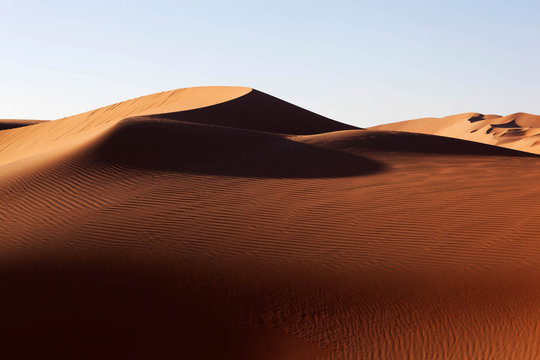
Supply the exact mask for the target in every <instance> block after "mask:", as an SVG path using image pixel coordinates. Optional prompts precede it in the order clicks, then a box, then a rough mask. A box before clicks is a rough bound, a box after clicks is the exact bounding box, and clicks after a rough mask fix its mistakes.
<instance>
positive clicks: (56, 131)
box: [0, 87, 540, 359]
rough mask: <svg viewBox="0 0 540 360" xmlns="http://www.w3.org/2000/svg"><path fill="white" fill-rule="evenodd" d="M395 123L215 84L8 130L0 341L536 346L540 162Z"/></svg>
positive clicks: (42, 351) (1, 193)
mask: <svg viewBox="0 0 540 360" xmlns="http://www.w3.org/2000/svg"><path fill="white" fill-rule="evenodd" d="M461 120H465V121H466V122H467V124H465V125H467V126H473V125H474V124H477V125H474V126H480V125H482V127H480V128H479V129H487V127H488V125H487V124H488V123H487V122H489V126H493V125H494V126H493V127H494V129H495V130H492V131H500V129H507V130H508V129H516V128H515V127H513V128H512V127H509V126H510V125H512V126H514V125H513V123H512V121H514V122H515V124H516V125H517V126H519V127H520V128H522V127H524V126H525V124H526V125H527V127H528V128H532V127H531V126H530V125H531V124H534V121H535V119H534V117H527V116H524V115H520V116H517V118H512V117H508V118H507V119H502V118H500V117H488V116H483V115H480V114H468V115H460V116H458V117H457V118H455V119H446V120H444V121H443V122H448V124H450V125H451V124H455V126H456V127H459V126H462V125H463V124H462V123H461ZM422 121H424V120H422ZM424 122H425V126H426V127H429V126H435V125H433V124H432V121H428V120H425V121H424ZM450 125H448V126H450ZM497 125H503V126H508V127H507V128H502V127H497ZM407 126H409V125H407ZM411 126H412V125H411ZM414 126H415V127H416V125H414ZM437 126H439V125H437ZM452 126H454V125H452ZM467 126H464V128H467ZM435 127H436V126H435ZM467 129H469V128H467ZM390 130H391V131H382V130H362V129H355V128H353V127H351V126H348V125H345V124H341V123H338V122H335V121H332V120H330V119H327V118H324V117H322V116H319V115H316V114H313V113H311V112H308V111H306V110H303V109H300V108H298V107H296V106H294V105H292V104H289V103H286V102H283V101H281V100H278V99H276V98H273V97H271V96H269V95H266V94H263V93H261V92H258V91H256V90H251V89H247V88H227V87H211V88H193V89H184V90H175V91H171V92H165V93H160V94H155V95H150V96H147V97H142V98H138V99H134V100H129V101H127V102H122V103H119V104H115V105H111V106H109V107H105V108H102V109H98V110H95V111H93V112H88V113H85V114H81V115H75V116H72V117H68V118H63V119H59V120H55V121H51V122H45V123H37V124H33V125H30V126H24V127H18V128H11V129H7V130H2V131H0V202H1V203H2V205H3V206H0V224H1V225H0V281H1V283H2V297H0V306H1V308H2V309H3V314H2V325H1V326H0V329H1V330H0V331H1V334H0V338H1V339H3V341H4V344H3V353H4V354H8V355H10V356H9V358H17V357H18V358H43V357H46V356H49V357H50V356H51V355H54V357H55V358H59V359H95V358H103V357H107V358H129V359H150V358H159V359H178V358H188V359H216V358H219V359H403V358H411V359H415V358H420V359H421V358H425V359H436V358H439V359H456V358H467V359H486V358H493V359H499V358H500V359H512V358H515V359H535V358H539V357H540V341H539V339H540V330H539V327H538V324H539V322H540V310H539V309H540V307H539V305H540V303H539V300H538V299H540V283H538V281H537V279H538V276H539V275H540V257H539V254H540V243H539V242H538V236H537V233H538V231H537V224H538V223H539V222H540V205H539V204H540V201H539V198H538V196H539V195H538V191H537V185H536V184H537V179H538V177H539V176H540V158H539V157H537V156H535V155H534V154H531V153H527V152H520V151H516V150H513V149H507V148H504V147H500V146H493V145H488V144H482V143H478V142H471V141H466V140H462V139H456V138H450V137H443V136H434V135H426V134H418V132H419V131H414V132H415V133H407V132H399V131H394V130H393V129H390ZM404 130H407V129H404ZM431 130H432V129H429V131H431ZM478 131H480V130H478ZM482 131H484V130H482ZM505 131H506V130H505ZM484 135H489V134H484ZM509 137H510V136H509V135H508V134H506V135H504V138H509Z"/></svg>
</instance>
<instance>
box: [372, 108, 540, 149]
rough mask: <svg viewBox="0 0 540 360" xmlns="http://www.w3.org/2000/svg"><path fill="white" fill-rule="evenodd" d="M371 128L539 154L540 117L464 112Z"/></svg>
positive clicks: (518, 114) (521, 114)
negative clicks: (442, 137)
mask: <svg viewBox="0 0 540 360" xmlns="http://www.w3.org/2000/svg"><path fill="white" fill-rule="evenodd" d="M371 129H372V130H383V131H388V130H391V131H407V132H414V133H422V134H431V135H440V136H448V137H453V138H458V139H464V140H470V141H477V142H481V143H485V144H492V145H498V146H503V147H507V148H510V149H516V150H520V151H527V152H530V153H534V154H540V116H538V115H532V114H527V113H515V114H511V115H508V116H499V115H483V114H479V113H465V114H459V115H453V116H448V117H445V118H441V119H437V118H423V119H416V120H407V121H401V122H397V123H391V124H384V125H379V126H374V127H372V128H371Z"/></svg>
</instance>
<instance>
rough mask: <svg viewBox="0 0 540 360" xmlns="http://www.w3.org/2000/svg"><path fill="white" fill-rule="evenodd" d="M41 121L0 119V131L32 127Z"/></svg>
mask: <svg viewBox="0 0 540 360" xmlns="http://www.w3.org/2000/svg"><path fill="white" fill-rule="evenodd" d="M41 122H43V120H22V119H0V130H7V129H14V128H18V127H22V126H28V125H34V124H39V123H41Z"/></svg>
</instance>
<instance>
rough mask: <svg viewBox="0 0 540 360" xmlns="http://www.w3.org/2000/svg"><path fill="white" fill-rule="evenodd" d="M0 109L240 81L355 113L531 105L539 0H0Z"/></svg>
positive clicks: (539, 50) (538, 88) (369, 120)
mask: <svg viewBox="0 0 540 360" xmlns="http://www.w3.org/2000/svg"><path fill="white" fill-rule="evenodd" d="M0 16H1V20H0V46H1V53H0V118H35V119H55V118H59V117H62V116H67V115H71V114H76V113H80V112H83V111H87V110H90V109H93V108H96V107H100V106H104V105H108V104H111V103H114V102H117V101H121V100H126V99H129V98H132V97H137V96H140V95H146V94H149V93H153V92H157V91H163V90H170V89H175V88H179V87H189V86H202V85H241V86H249V87H254V88H256V89H259V90H261V91H264V92H266V93H269V94H271V95H274V96H277V97H279V98H282V99H284V100H287V101H290V102H292V103H295V104H297V105H300V106H302V107H305V108H307V109H309V110H312V111H315V112H318V113H320V114H322V115H325V116H328V117H331V118H333V119H336V120H340V121H344V122H347V123H350V124H354V125H357V126H370V125H375V124H380V123H386V122H393V121H399V120H405V119H411V118H417V117H424V116H444V115H450V114H454V113H460V112H469V111H478V112H483V113H499V114H508V113H512V112H518V111H524V112H532V113H537V114H540V20H539V19H540V2H539V1H537V0H512V1H502V0H489V1H485V0H477V1H475V0H469V1H461V0H456V1H433V0H432V1H415V0H410V1H397V0H379V1H281V0H274V1H255V0H251V1H204V0H198V1H196V0H192V1H163V0H162V1H159V0H154V1H136V0H132V1H120V0H108V1H101V0H94V1H77V0H71V1H62V0H41V1H39V0H35V1H27V0H0Z"/></svg>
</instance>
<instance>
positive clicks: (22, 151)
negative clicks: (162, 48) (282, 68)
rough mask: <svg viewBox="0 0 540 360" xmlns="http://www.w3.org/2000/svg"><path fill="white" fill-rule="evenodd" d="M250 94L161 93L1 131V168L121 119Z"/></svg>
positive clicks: (57, 149)
mask: <svg viewBox="0 0 540 360" xmlns="http://www.w3.org/2000/svg"><path fill="white" fill-rule="evenodd" d="M250 91H252V89H251V88H246V87H228V86H215V87H194V88H186V89H177V90H171V91H165V92H160V93H156V94H152V95H147V96H142V97H139V98H135V99H132V100H127V101H123V102H120V103H117V104H113V105H109V106H105V107H103V108H99V109H96V110H92V111H88V112H85V113H82V114H78V115H74V116H69V117H66V118H62V119H58V120H54V121H50V122H44V123H40V124H35V126H31V127H23V128H17V129H12V130H8V131H2V132H0V165H2V164H7V163H9V162H14V161H17V160H20V159H23V158H27V157H32V156H36V155H40V154H46V153H48V152H53V153H58V154H61V153H64V152H66V151H69V149H71V148H73V147H77V146H79V145H80V144H81V143H85V142H87V141H91V140H92V139H93V138H94V137H95V136H97V135H98V134H100V133H103V132H104V131H106V130H107V129H108V128H110V127H112V126H114V125H115V124H117V123H118V122H119V121H121V120H122V119H124V118H127V117H131V116H139V115H148V114H158V113H162V112H163V113H166V112H172V111H185V110H191V109H196V108H201V107H207V106H212V105H215V104H219V103H222V102H226V101H230V100H232V99H235V98H238V97H241V96H243V95H245V94H248V93H249V92H250ZM51 156H52V155H51Z"/></svg>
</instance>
